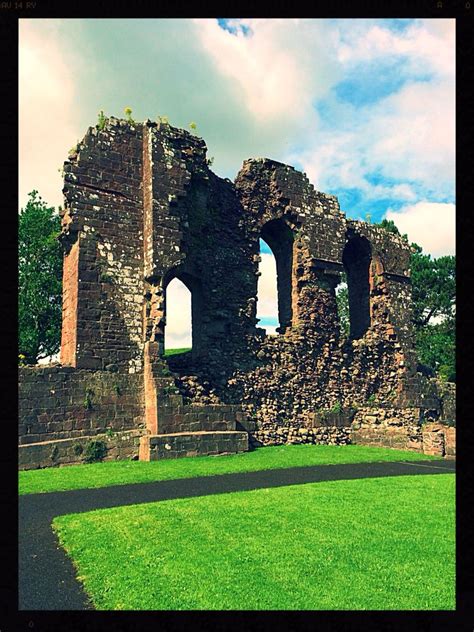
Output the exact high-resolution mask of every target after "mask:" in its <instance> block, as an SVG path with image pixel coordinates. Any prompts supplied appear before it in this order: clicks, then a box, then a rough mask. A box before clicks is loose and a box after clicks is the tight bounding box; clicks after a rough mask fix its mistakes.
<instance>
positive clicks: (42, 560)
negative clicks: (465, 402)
mask: <svg viewBox="0 0 474 632" xmlns="http://www.w3.org/2000/svg"><path fill="white" fill-rule="evenodd" d="M455 470H456V463H455V461H454V460H453V461H448V460H439V461H438V460H436V461H409V462H408V461H407V462H394V463H355V464H354V463H348V464H342V465H318V466H306V467H294V468H287V469H279V470H263V471H260V472H244V473H238V474H222V475H219V476H201V477H199V478H188V479H178V480H171V481H158V482H153V483H137V484H133V485H116V486H113V487H102V488H100V489H80V490H73V491H66V492H51V493H48V494H28V495H26V496H20V498H19V609H20V610H89V609H93V606H92V604H91V603H90V601H89V600H88V598H87V596H86V594H85V593H84V591H83V589H82V586H81V585H80V583H79V582H78V581H77V579H76V573H75V570H74V567H73V565H72V563H71V561H70V559H69V557H67V555H66V554H65V552H64V550H63V549H62V548H61V547H60V546H59V543H58V541H57V538H56V535H55V534H54V532H53V530H52V528H51V521H52V519H53V518H54V517H55V516H60V515H63V514H68V513H80V512H84V511H91V510H93V509H104V508H107V507H121V506H124V505H135V504H138V503H149V502H156V501H160V500H170V499H172V498H190V497H193V496H208V495H210V494H223V493H228V492H238V491H248V490H252V489H261V488H268V487H283V486H285V485H300V484H303V483H317V482H323V481H336V480H350V479H359V478H377V477H381V476H410V475H413V474H446V473H448V472H455Z"/></svg>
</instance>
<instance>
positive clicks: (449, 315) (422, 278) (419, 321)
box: [376, 219, 456, 381]
mask: <svg viewBox="0 0 474 632" xmlns="http://www.w3.org/2000/svg"><path fill="white" fill-rule="evenodd" d="M376 226H379V227H381V228H384V229H385V230H388V231H389V232H391V233H395V234H396V235H400V231H399V230H398V228H397V227H396V226H395V224H394V222H393V220H386V219H384V220H382V222H381V223H380V224H376ZM400 236H401V237H402V238H403V239H405V240H406V241H408V237H407V235H400ZM410 245H411V251H412V252H411V256H410V270H411V281H412V292H413V324H414V326H415V334H416V348H417V352H418V361H419V363H420V364H421V365H424V366H426V367H429V368H430V369H431V370H432V371H434V372H436V373H437V374H438V375H439V376H440V377H442V378H443V379H446V380H449V381H454V380H455V379H456V358H455V307H456V257H454V256H444V257H438V258H437V259H432V258H431V255H429V254H424V253H423V249H422V248H421V246H419V245H418V244H415V243H412V244H410Z"/></svg>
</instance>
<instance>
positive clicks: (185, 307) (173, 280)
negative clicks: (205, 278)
mask: <svg viewBox="0 0 474 632" xmlns="http://www.w3.org/2000/svg"><path fill="white" fill-rule="evenodd" d="M163 285H164V292H165V323H166V324H165V341H164V346H165V355H169V354H170V353H169V352H170V351H172V350H176V349H180V350H182V352H185V351H189V350H191V349H192V351H193V354H196V353H198V352H199V350H200V346H201V331H202V287H201V283H200V281H199V279H198V278H196V277H195V276H193V275H192V274H188V273H187V272H182V271H180V272H176V271H172V272H170V273H169V274H168V275H167V276H166V277H165V279H164V284H163Z"/></svg>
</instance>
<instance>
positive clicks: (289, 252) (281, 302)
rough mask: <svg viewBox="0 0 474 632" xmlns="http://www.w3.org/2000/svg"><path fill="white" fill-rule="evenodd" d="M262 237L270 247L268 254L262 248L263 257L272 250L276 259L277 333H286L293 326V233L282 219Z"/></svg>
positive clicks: (270, 224)
mask: <svg viewBox="0 0 474 632" xmlns="http://www.w3.org/2000/svg"><path fill="white" fill-rule="evenodd" d="M260 237H261V241H263V242H264V244H266V246H267V247H268V248H267V249H266V250H267V252H265V246H264V247H263V248H261V253H262V256H263V255H265V254H267V255H268V254H269V253H268V249H270V250H271V252H272V253H273V256H274V257H275V264H276V286H277V303H278V324H279V327H278V328H276V332H277V333H284V331H285V330H286V328H287V327H291V324H292V304H291V300H292V269H293V233H292V232H291V230H290V228H289V227H288V225H287V224H286V223H285V222H284V221H283V220H282V219H274V220H271V221H270V222H267V223H266V224H265V225H264V226H263V227H262V230H261V233H260ZM267 265H268V264H267ZM261 271H262V273H263V266H262V269H261ZM273 276H274V275H273ZM257 309H258V306H257Z"/></svg>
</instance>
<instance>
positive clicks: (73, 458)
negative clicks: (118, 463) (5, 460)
mask: <svg viewBox="0 0 474 632" xmlns="http://www.w3.org/2000/svg"><path fill="white" fill-rule="evenodd" d="M142 434H143V431H137V430H133V431H128V432H116V433H114V434H113V435H107V434H102V435H93V436H88V437H77V438H74V439H57V440H53V441H43V442H41V443H27V444H24V445H20V446H18V465H19V469H20V470H34V469H38V468H43V467H54V466H60V465H79V464H81V463H85V462H86V461H85V455H86V453H87V446H88V444H89V443H90V442H92V441H100V442H103V443H104V445H105V450H106V454H105V456H104V457H103V458H102V459H100V460H101V461H115V460H131V459H133V460H136V459H138V449H139V442H140V436H141V435H142Z"/></svg>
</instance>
